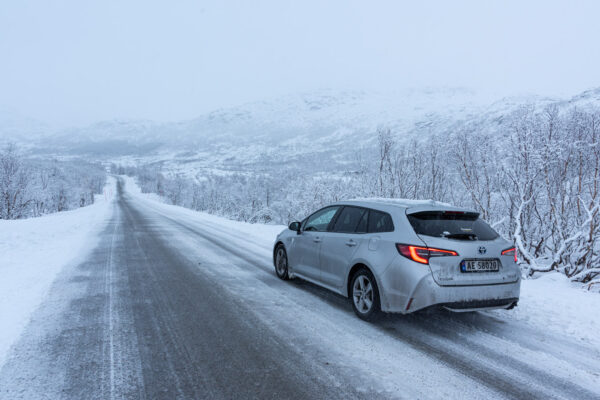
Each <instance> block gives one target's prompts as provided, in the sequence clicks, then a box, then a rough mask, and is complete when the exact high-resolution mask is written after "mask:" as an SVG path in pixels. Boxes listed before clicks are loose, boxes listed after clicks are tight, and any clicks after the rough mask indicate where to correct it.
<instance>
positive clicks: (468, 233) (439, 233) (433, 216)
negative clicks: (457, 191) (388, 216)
mask: <svg viewBox="0 0 600 400" xmlns="http://www.w3.org/2000/svg"><path fill="white" fill-rule="evenodd" d="M408 220H409V221H410V224H411V225H412V227H413V229H414V230H415V232H416V233H417V234H419V235H426V236H435V237H444V238H448V239H458V240H494V239H496V238H497V237H498V233H496V231H495V230H494V229H492V227H491V226H489V225H488V224H487V223H486V222H485V221H484V220H482V219H481V218H479V215H478V214H477V213H472V212H456V211H450V212H449V211H425V212H420V213H415V214H409V215H408Z"/></svg>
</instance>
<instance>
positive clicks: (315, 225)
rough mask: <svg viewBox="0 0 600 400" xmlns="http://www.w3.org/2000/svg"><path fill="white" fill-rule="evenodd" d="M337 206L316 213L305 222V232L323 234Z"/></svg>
mask: <svg viewBox="0 0 600 400" xmlns="http://www.w3.org/2000/svg"><path fill="white" fill-rule="evenodd" d="M339 208H340V207H339V206H332V207H326V208H323V209H322V210H319V211H317V212H316V213H314V214H313V215H311V216H310V217H308V219H307V220H306V225H305V226H304V230H305V231H317V232H325V231H326V230H327V227H328V226H329V223H330V222H331V220H332V219H333V216H334V215H335V213H336V212H337V211H338V210H339Z"/></svg>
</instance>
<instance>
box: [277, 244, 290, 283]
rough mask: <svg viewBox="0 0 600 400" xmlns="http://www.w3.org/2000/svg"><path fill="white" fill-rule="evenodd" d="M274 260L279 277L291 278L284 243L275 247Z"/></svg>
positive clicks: (285, 279)
mask: <svg viewBox="0 0 600 400" xmlns="http://www.w3.org/2000/svg"><path fill="white" fill-rule="evenodd" d="M273 262H274V264H275V273H276V274H277V277H278V278H279V279H282V280H284V281H287V280H288V279H290V276H289V274H288V258H287V252H286V251H285V247H283V245H282V244H280V245H279V246H277V247H276V248H275V254H274V256H273Z"/></svg>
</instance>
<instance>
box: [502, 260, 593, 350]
mask: <svg viewBox="0 0 600 400" xmlns="http://www.w3.org/2000/svg"><path fill="white" fill-rule="evenodd" d="M494 313H496V314H497V315H498V316H499V317H503V318H510V319H514V320H519V321H521V322H525V323H527V324H528V325H531V326H535V327H538V328H539V327H543V328H544V329H545V330H546V331H550V332H556V333H560V334H562V335H564V336H568V337H571V338H573V339H577V340H583V341H587V342H590V343H595V344H596V345H597V346H598V347H599V348H600V336H599V335H598V332H600V295H599V294H598V293H596V292H594V291H588V290H586V289H584V288H582V286H581V284H578V283H575V282H571V281H570V280H569V279H568V278H567V277H566V276H565V275H563V274H561V273H559V272H548V273H545V274H543V275H541V276H540V277H539V278H537V279H525V280H523V281H522V284H521V299H520V300H519V305H518V307H516V308H515V309H514V310H512V311H511V312H503V311H494ZM548 333H549V332H548Z"/></svg>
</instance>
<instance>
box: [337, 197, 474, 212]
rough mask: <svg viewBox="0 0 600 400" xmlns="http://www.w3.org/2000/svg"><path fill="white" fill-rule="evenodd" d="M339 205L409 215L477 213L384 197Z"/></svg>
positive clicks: (347, 201)
mask: <svg viewBox="0 0 600 400" xmlns="http://www.w3.org/2000/svg"><path fill="white" fill-rule="evenodd" d="M335 204H337V205H349V206H357V207H367V208H374V209H378V210H381V211H388V212H393V211H397V210H398V209H401V210H402V211H405V212H406V213H407V214H413V213H417V212H421V211H464V212H476V211H473V210H470V209H466V208H463V207H456V206H453V205H451V204H449V203H444V202H441V201H435V200H413V199H389V198H382V197H367V198H358V199H351V200H345V201H338V202H337V203H335ZM477 214H478V213H477Z"/></svg>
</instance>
